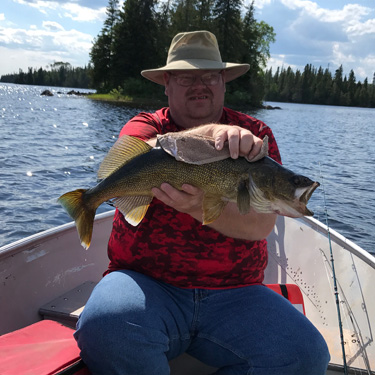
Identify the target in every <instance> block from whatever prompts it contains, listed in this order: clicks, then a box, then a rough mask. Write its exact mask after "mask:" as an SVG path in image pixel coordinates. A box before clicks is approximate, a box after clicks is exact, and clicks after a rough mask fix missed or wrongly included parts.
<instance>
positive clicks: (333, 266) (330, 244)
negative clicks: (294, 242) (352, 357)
mask: <svg viewBox="0 0 375 375" xmlns="http://www.w3.org/2000/svg"><path fill="white" fill-rule="evenodd" d="M319 167H320V177H321V180H322V185H321V186H322V189H323V200H324V213H325V220H326V225H327V234H328V243H329V252H330V257H331V259H330V260H331V268H332V277H333V290H334V294H335V299H336V308H337V317H338V321H339V329H340V340H341V351H342V359H343V364H344V374H345V375H347V374H348V365H347V363H346V354H345V341H344V330H343V327H342V319H341V311H340V299H339V292H338V288H337V279H336V272H335V261H334V257H333V250H332V241H331V231H330V227H329V225H328V208H327V201H326V191H325V188H324V178H323V174H322V169H321V164H320V163H319Z"/></svg>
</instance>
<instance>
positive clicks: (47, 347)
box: [0, 320, 89, 375]
mask: <svg viewBox="0 0 375 375" xmlns="http://www.w3.org/2000/svg"><path fill="white" fill-rule="evenodd" d="M73 332H74V330H73V329H71V328H68V327H65V326H63V325H62V324H60V323H58V322H55V321H52V320H42V321H40V322H38V323H35V324H32V325H30V326H27V327H25V328H22V329H19V330H17V331H14V332H11V333H8V334H5V335H3V336H0V353H1V355H0V374H1V375H21V374H22V375H53V374H58V373H63V372H61V371H62V370H63V369H66V368H70V366H72V365H73V364H74V363H76V362H79V361H80V356H79V348H78V346H77V344H76V341H75V340H74V338H73ZM77 367H78V368H79V367H81V369H78V371H73V372H71V371H69V373H70V374H77V375H78V374H79V375H86V374H89V372H88V370H87V369H86V368H83V369H82V367H83V366H77Z"/></svg>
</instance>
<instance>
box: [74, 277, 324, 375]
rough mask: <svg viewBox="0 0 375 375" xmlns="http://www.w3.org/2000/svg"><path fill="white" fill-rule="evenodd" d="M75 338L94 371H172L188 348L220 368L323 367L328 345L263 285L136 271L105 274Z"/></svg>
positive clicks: (307, 372) (239, 371)
mask: <svg viewBox="0 0 375 375" xmlns="http://www.w3.org/2000/svg"><path fill="white" fill-rule="evenodd" d="M75 338H76V340H77V342H78V345H79V347H80V349H81V356H82V358H83V360H84V362H85V363H86V364H87V365H88V367H89V369H90V370H91V372H92V373H93V374H98V375H99V374H100V375H106V374H108V375H109V374H110V375H117V374H119V375H120V374H121V375H167V374H169V365H168V361H169V360H171V359H173V358H175V357H177V356H178V355H180V354H182V353H184V352H187V353H189V354H190V355H192V356H193V357H196V358H197V359H199V360H201V361H202V362H204V363H206V364H207V365H210V366H214V367H217V368H219V370H218V371H217V372H216V374H220V375H224V374H225V375H244V374H254V375H293V374H295V375H301V374H303V375H323V374H325V371H326V368H327V364H328V361H329V353H328V349H327V345H326V343H325V341H324V339H323V337H322V336H321V335H320V333H319V332H318V331H317V330H316V329H315V327H314V326H313V325H312V324H311V323H310V321H309V320H308V319H307V318H306V317H305V316H304V315H303V314H301V313H300V312H299V311H297V309H295V308H294V307H293V306H292V304H291V303H290V302H289V301H287V300H286V299H285V298H284V297H282V296H280V295H278V294H277V293H275V292H273V291H271V290H270V289H268V288H267V287H265V286H262V285H255V286H248V287H242V288H235V289H225V290H206V289H181V288H177V287H174V286H171V285H168V284H165V283H162V282H158V281H156V280H154V279H152V278H150V277H147V276H144V275H142V274H139V273H136V272H133V271H116V272H112V273H110V274H109V275H107V276H105V277H104V278H103V279H102V280H101V281H100V283H99V284H98V285H97V286H96V288H95V289H94V291H93V293H92V295H91V297H90V299H89V301H88V302H87V304H86V307H85V309H84V311H83V312H82V314H81V317H80V319H79V321H78V324H77V331H76V333H75Z"/></svg>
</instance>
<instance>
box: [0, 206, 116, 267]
mask: <svg viewBox="0 0 375 375" xmlns="http://www.w3.org/2000/svg"><path fill="white" fill-rule="evenodd" d="M114 212H115V210H110V211H107V212H103V213H100V214H97V215H96V216H95V223H100V222H101V221H104V220H106V219H107V218H109V217H111V216H113V215H114ZM74 230H76V226H75V223H74V221H71V222H68V223H66V224H62V225H59V226H56V227H53V228H50V229H47V230H44V231H42V232H39V233H35V234H32V235H31V236H28V237H25V238H22V239H20V240H18V241H14V242H11V243H10V244H7V245H4V246H2V247H0V262H1V261H2V260H3V259H5V258H7V257H9V256H12V255H13V254H17V253H19V252H20V251H22V250H25V249H30V247H34V246H37V245H38V244H39V243H41V242H45V241H48V240H49V239H51V238H53V237H55V236H56V235H58V236H61V235H64V234H66V233H69V232H71V231H74Z"/></svg>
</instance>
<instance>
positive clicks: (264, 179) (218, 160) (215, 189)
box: [58, 132, 319, 249]
mask: <svg viewBox="0 0 375 375" xmlns="http://www.w3.org/2000/svg"><path fill="white" fill-rule="evenodd" d="M181 133H184V132H181ZM181 133H167V134H164V135H163V136H161V137H160V138H158V144H157V146H156V147H154V148H152V147H151V146H149V145H148V144H147V143H145V142H143V141H141V140H139V139H138V138H135V137H131V136H126V135H124V136H122V137H121V138H119V139H118V140H117V141H116V143H115V144H114V145H113V147H112V148H111V149H110V150H109V152H108V154H107V156H106V157H105V159H104V160H103V162H102V164H101V165H100V168H99V171H98V179H99V183H98V184H97V185H96V186H95V187H93V188H90V189H78V190H75V191H71V192H68V193H66V194H63V195H62V196H61V197H60V198H58V202H60V203H61V205H62V206H63V207H64V208H65V210H66V211H67V212H68V214H69V215H70V216H71V217H72V218H73V219H74V220H75V222H76V226H77V230H78V234H79V237H80V240H81V244H82V246H83V247H84V248H86V249H87V248H88V247H89V246H90V242H91V237H92V229H93V223H94V217H95V212H96V210H97V208H98V207H99V205H100V204H102V203H103V202H107V201H112V203H113V204H114V206H115V207H117V208H118V209H119V210H120V211H121V212H122V214H123V215H124V217H125V219H126V220H127V221H128V222H129V223H130V224H132V225H134V226H135V225H138V224H139V223H140V222H141V220H142V219H143V218H144V216H145V215H146V212H147V209H148V207H149V205H150V203H151V201H152V199H153V195H152V192H151V189H152V188H153V187H159V186H160V185H161V184H162V183H163V182H167V183H169V184H170V185H172V186H173V187H175V188H177V189H181V187H182V185H183V184H190V185H193V186H196V187H199V188H201V189H202V190H203V192H204V198H203V204H202V211H203V217H202V222H203V224H209V223H212V222H213V221H215V220H216V219H217V218H218V217H219V216H220V214H221V213H222V211H223V209H224V207H225V206H226V204H227V203H228V202H236V203H237V206H238V209H239V212H240V213H241V214H243V215H245V214H247V213H249V211H250V207H253V208H254V210H256V211H257V212H261V213H277V214H279V215H283V216H290V217H301V216H303V215H308V216H311V215H313V213H312V212H311V211H310V210H309V209H308V208H307V207H306V205H307V202H308V200H309V199H310V197H311V195H312V193H313V192H314V190H315V189H316V188H317V187H318V186H319V183H318V182H314V181H312V180H310V179H309V178H308V177H304V176H301V175H298V174H295V173H294V172H292V171H290V170H289V169H287V168H285V167H283V166H282V165H280V164H279V163H277V162H275V161H274V160H273V159H271V158H269V157H268V156H265V157H263V158H261V159H260V160H257V161H255V162H249V161H248V160H246V159H245V158H243V157H239V158H238V159H232V158H230V157H229V149H228V145H227V144H226V145H225V147H224V149H223V150H221V151H218V150H215V147H214V140H213V139H212V138H209V137H201V136H198V137H194V136H189V134H188V133H185V134H184V135H182V136H181ZM191 142H193V144H194V145H195V146H194V149H196V150H197V151H196V152H193V153H191V152H190V153H189V151H191V149H192V143H191ZM265 144H266V142H265ZM184 145H185V146H184ZM176 147H177V148H176ZM184 150H185V151H186V153H185V154H186V155H187V156H186V155H185V156H184ZM263 152H264V150H263ZM265 152H266V153H267V150H265ZM197 153H198V154H199V157H198V159H199V160H198V162H197V160H191V158H192V157H195V159H196V155H197ZM189 155H190V156H189ZM216 155H217V156H216ZM179 160H184V161H179Z"/></svg>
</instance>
